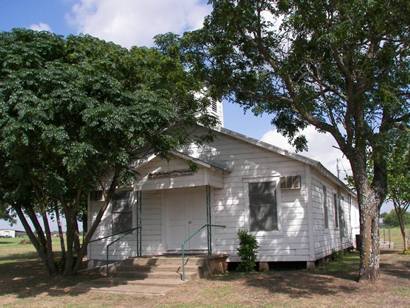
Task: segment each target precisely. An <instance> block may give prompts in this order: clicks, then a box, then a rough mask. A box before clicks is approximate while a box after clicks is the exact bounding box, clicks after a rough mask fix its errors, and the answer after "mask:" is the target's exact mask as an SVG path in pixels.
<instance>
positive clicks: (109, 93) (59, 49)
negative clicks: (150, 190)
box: [0, 29, 215, 274]
mask: <svg viewBox="0 0 410 308" xmlns="http://www.w3.org/2000/svg"><path fill="white" fill-rule="evenodd" d="M200 89H201V83H200V82H198V81H196V80H195V79H194V78H193V76H192V75H191V74H189V73H187V72H186V71H185V69H184V67H183V65H182V63H181V62H180V61H179V59H177V58H172V57H169V56H167V55H163V54H161V53H160V52H159V51H158V50H155V49H152V48H137V47H133V48H131V49H130V50H127V49H125V48H122V47H120V46H118V45H115V44H113V43H107V42H104V41H102V40H99V39H96V38H93V37H91V36H87V35H85V36H83V35H81V36H74V35H70V36H68V37H62V36H58V35H54V34H51V33H49V32H35V31H30V30H23V29H15V30H13V31H11V32H3V33H0V179H1V182H0V203H2V204H6V205H9V206H11V207H12V208H13V210H14V211H15V212H16V213H17V214H18V216H19V218H20V220H22V223H23V225H24V226H25V228H26V229H28V235H29V236H30V239H31V241H32V242H33V244H34V246H35V247H36V249H37V251H38V253H39V255H40V257H42V259H43V260H44V262H45V264H46V265H47V268H48V270H49V272H50V273H54V272H55V271H56V266H55V262H54V259H53V258H52V256H53V253H52V247H51V237H50V230H49V223H48V219H49V216H48V215H49V213H50V212H53V213H54V210H55V209H56V208H57V209H59V210H60V211H61V212H62V213H63V214H64V217H65V219H66V220H67V247H66V248H67V259H66V260H64V261H65V264H64V265H63V268H64V272H65V273H66V274H70V273H72V272H73V271H74V272H75V271H76V270H77V269H78V267H79V265H80V261H81V259H82V256H83V254H84V253H85V248H86V245H87V242H88V241H89V240H90V239H91V237H92V235H93V233H94V231H95V229H96V227H97V225H98V223H99V220H100V219H101V217H102V215H103V213H104V211H105V209H106V208H107V206H108V203H109V201H110V197H111V195H112V194H113V193H114V191H115V189H116V188H117V187H118V186H120V185H121V183H123V182H124V181H126V180H127V179H128V178H129V176H130V175H132V166H131V165H132V163H133V162H134V161H135V160H137V159H141V158H143V157H145V155H148V154H150V153H162V154H164V155H165V154H166V152H167V151H168V150H170V149H173V148H175V147H178V146H180V145H181V144H184V143H186V142H188V141H190V134H189V130H190V127H191V126H192V125H194V124H196V123H200V124H202V125H204V126H206V127H208V126H209V125H213V124H214V123H215V119H214V118H213V117H211V116H209V115H207V114H206V113H205V112H204V110H205V109H206V108H207V106H208V101H207V100H206V99H205V98H198V96H197V95H195V94H196V93H197V92H198V91H199V90H200ZM97 189H101V190H103V191H104V194H105V197H106V198H105V200H106V202H105V206H104V207H102V208H101V210H100V212H99V213H98V215H97V218H96V219H95V221H94V223H93V225H92V226H90V228H89V231H88V233H87V234H86V236H85V242H84V243H83V245H82V247H80V245H79V239H78V227H77V226H76V224H77V222H76V221H77V217H78V215H79V213H80V212H81V203H82V202H81V200H82V198H84V196H87V194H88V192H89V191H90V190H97ZM25 214H26V215H27V216H28V217H29V219H30V220H31V222H32V224H33V226H34V231H35V232H30V231H31V228H30V226H29V224H28V223H27V221H26V217H27V216H26V215H25ZM38 215H40V217H41V219H42V220H43V226H44V227H42V226H41V225H40V224H39V222H38ZM75 258H77V261H75Z"/></svg>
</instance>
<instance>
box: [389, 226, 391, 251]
mask: <svg viewBox="0 0 410 308" xmlns="http://www.w3.org/2000/svg"><path fill="white" fill-rule="evenodd" d="M390 230H391V228H389V248H390V243H391V234H390Z"/></svg>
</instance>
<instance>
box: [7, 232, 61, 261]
mask: <svg viewBox="0 0 410 308" xmlns="http://www.w3.org/2000/svg"><path fill="white" fill-rule="evenodd" d="M53 250H54V251H56V252H58V251H60V239H59V238H53ZM37 258H38V256H37V252H36V250H35V248H34V246H33V245H32V244H31V242H30V240H29V239H28V237H16V238H0V264H6V263H14V262H24V261H29V260H30V261H32V260H35V259H37Z"/></svg>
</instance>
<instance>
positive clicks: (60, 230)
mask: <svg viewBox="0 0 410 308" xmlns="http://www.w3.org/2000/svg"><path fill="white" fill-rule="evenodd" d="M54 212H55V215H56V222H57V228H58V236H59V238H60V245H61V259H62V262H61V264H63V265H64V263H65V244H64V233H63V226H62V224H61V218H60V211H59V210H58V208H57V207H56V208H55V209H54Z"/></svg>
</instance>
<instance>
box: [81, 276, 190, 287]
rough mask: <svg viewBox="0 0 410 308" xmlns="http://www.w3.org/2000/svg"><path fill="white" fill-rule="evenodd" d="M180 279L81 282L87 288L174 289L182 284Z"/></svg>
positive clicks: (118, 279)
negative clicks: (123, 286)
mask: <svg viewBox="0 0 410 308" xmlns="http://www.w3.org/2000/svg"><path fill="white" fill-rule="evenodd" d="M183 283H184V281H182V280H181V279H165V278H162V279H161V278H147V279H123V278H119V277H116V278H99V279H95V280H92V281H89V282H83V283H82V284H83V285H88V286H95V285H98V286H107V287H108V286H118V285H138V286H163V287H175V286H178V285H180V284H183Z"/></svg>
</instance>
